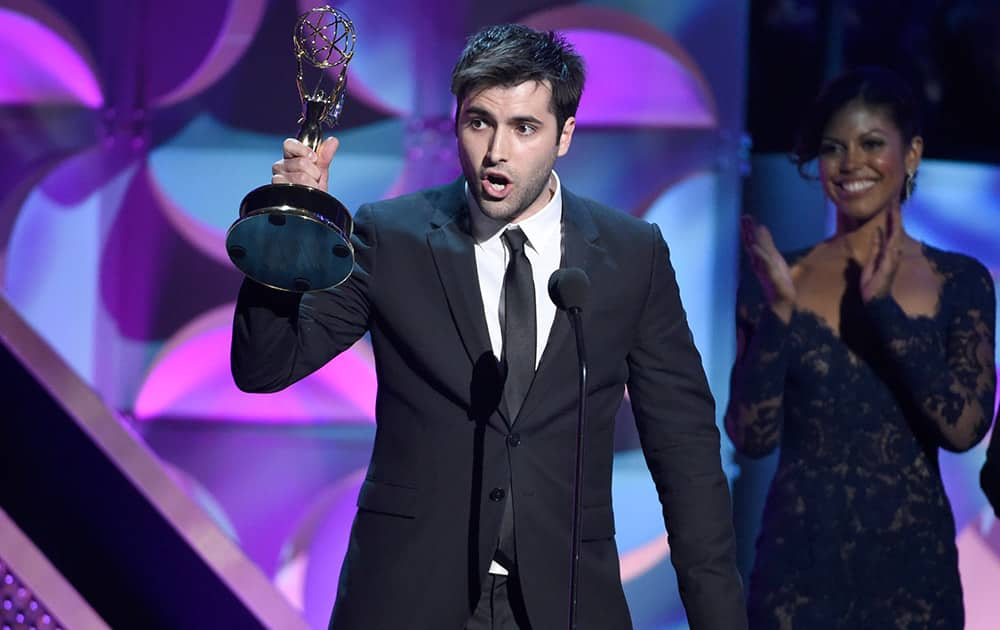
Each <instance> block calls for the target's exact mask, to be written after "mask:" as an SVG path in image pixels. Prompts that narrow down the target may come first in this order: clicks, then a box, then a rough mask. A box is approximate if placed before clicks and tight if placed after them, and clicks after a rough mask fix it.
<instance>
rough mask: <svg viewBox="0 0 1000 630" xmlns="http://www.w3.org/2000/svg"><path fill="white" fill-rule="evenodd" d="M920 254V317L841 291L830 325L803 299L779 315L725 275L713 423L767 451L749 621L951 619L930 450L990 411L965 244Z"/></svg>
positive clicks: (946, 552)
mask: <svg viewBox="0 0 1000 630" xmlns="http://www.w3.org/2000/svg"><path fill="white" fill-rule="evenodd" d="M804 253H805V252H801V253H799V254H798V256H801V255H802V254H804ZM923 254H924V256H925V257H926V258H927V260H928V262H929V263H930V264H931V267H932V268H933V269H934V271H935V272H936V273H937V274H939V275H940V276H941V277H942V279H943V283H942V289H941V292H940V295H939V297H938V307H937V310H936V313H935V314H934V315H933V316H930V317H926V316H918V317H909V316H908V315H907V314H906V313H905V312H904V311H903V310H902V308H901V307H900V306H899V305H898V304H897V303H896V302H895V300H894V299H893V298H892V297H891V296H887V297H883V298H879V299H876V300H872V301H871V302H869V303H868V304H862V302H861V300H860V297H857V298H856V299H854V300H852V298H851V297H850V294H851V291H850V290H848V291H847V293H845V298H844V300H843V303H842V308H841V320H840V331H839V334H838V331H834V330H832V329H831V328H830V327H829V326H828V325H827V324H826V323H825V322H824V321H823V320H822V319H821V318H820V317H819V316H818V315H816V314H814V313H811V312H809V311H806V310H800V309H797V310H795V311H794V313H793V315H792V319H791V320H790V321H789V323H788V324H785V323H784V322H782V321H781V320H780V319H779V318H777V317H776V316H775V315H774V314H773V312H772V311H771V309H770V308H769V307H768V306H767V305H766V303H765V302H764V300H763V298H762V296H761V295H760V292H759V290H758V291H756V292H754V290H753V289H747V288H741V295H740V298H739V304H738V312H737V333H738V334H737V337H738V341H739V351H738V356H737V361H736V364H735V366H734V368H733V376H732V382H731V390H730V401H729V408H728V410H727V414H726V429H727V432H728V433H729V436H730V438H731V439H732V440H733V442H734V444H735V446H736V448H737V449H738V450H740V451H741V452H743V453H745V454H747V455H749V456H751V457H756V456H762V455H765V454H767V453H769V452H771V451H773V450H774V449H775V448H777V447H779V446H780V449H781V450H780V457H779V463H778V468H777V471H776V473H775V477H774V480H773V481H772V484H771V487H770V490H769V493H768V497H767V500H766V503H765V508H764V516H763V522H762V527H761V534H760V536H759V538H758V541H757V560H756V563H755V565H754V569H753V573H752V575H751V578H750V594H749V600H750V601H749V609H750V620H751V628H775V629H778V628H780V629H783V630H784V629H789V628H810V629H811V628H961V627H962V626H963V623H964V619H963V610H962V590H961V583H960V581H959V576H958V558H957V551H956V547H955V525H954V519H953V517H952V513H951V507H950V504H949V503H948V499H947V497H946V495H945V492H944V487H943V484H942V481H941V475H940V471H939V468H938V449H939V448H946V449H949V450H953V451H962V450H966V449H968V448H971V447H972V446H974V445H975V444H976V443H977V442H979V441H980V440H981V439H982V438H983V436H984V435H985V434H986V432H987V431H988V429H989V427H990V424H991V422H992V419H993V418H992V411H993V400H994V393H995V388H996V372H995V369H994V359H993V357H994V335H995V330H994V327H995V308H996V306H995V297H994V287H993V281H992V278H991V277H990V275H989V272H988V271H987V270H986V269H985V268H984V267H983V266H982V265H981V264H980V263H978V262H977V261H975V260H974V259H972V258H970V257H967V256H964V255H961V254H954V253H949V252H944V251H942V250H937V249H935V248H932V247H929V246H926V245H925V246H924V247H923ZM793 256H794V255H793ZM796 259H797V256H796V257H790V260H789V262H790V263H792V262H793V261H794V260H796Z"/></svg>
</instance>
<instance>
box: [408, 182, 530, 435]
mask: <svg viewBox="0 0 1000 630" xmlns="http://www.w3.org/2000/svg"><path fill="white" fill-rule="evenodd" d="M463 181H464V180H462V179H459V180H458V181H457V182H456V183H455V184H453V185H452V186H451V187H449V188H447V189H446V192H445V194H444V196H443V197H442V198H441V199H439V200H438V201H437V203H435V204H434V205H435V214H434V216H433V218H432V220H431V228H430V230H429V231H428V232H427V244H428V246H430V250H431V255H432V256H433V258H434V264H435V266H436V267H437V272H438V278H439V279H440V280H441V286H442V287H443V288H444V293H445V296H446V299H447V300H448V308H449V309H450V311H451V316H452V320H453V321H454V323H455V327H456V328H457V329H458V334H459V337H461V339H462V345H463V346H464V347H465V352H466V353H467V354H468V356H469V361H470V362H471V363H472V366H473V383H472V389H473V390H474V391H473V392H472V399H473V400H472V405H473V413H474V415H476V416H478V417H487V418H489V419H490V421H491V422H494V424H495V426H496V428H497V429H500V430H503V429H504V427H503V426H502V425H499V424H496V423H495V421H494V418H495V416H494V414H493V411H494V410H497V411H499V412H500V414H501V415H502V416H503V419H504V421H505V422H507V423H508V424H509V423H510V421H509V419H508V418H507V411H506V409H505V408H504V406H503V405H499V408H498V407H497V405H498V403H499V400H500V388H501V387H502V381H501V379H502V375H500V373H499V367H498V365H497V362H496V358H495V357H493V346H492V344H490V334H489V330H488V329H487V327H486V315H485V312H484V308H483V295H482V292H481V291H480V288H479V276H478V274H477V273H476V253H475V244H474V242H473V239H472V236H471V232H470V230H469V226H468V220H469V218H468V217H469V214H468V208H467V206H466V202H465V188H464V186H463ZM480 403H481V404H480Z"/></svg>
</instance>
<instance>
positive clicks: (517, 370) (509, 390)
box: [501, 228, 538, 422]
mask: <svg viewBox="0 0 1000 630" xmlns="http://www.w3.org/2000/svg"><path fill="white" fill-rule="evenodd" d="M501 238H502V239H503V240H504V243H506V244H507V250H508V251H509V252H510V261H509V262H508V263H507V271H506V273H505V274H504V277H503V297H504V300H503V304H504V307H503V322H502V323H503V327H502V329H503V352H502V354H503V357H502V361H503V364H504V366H505V367H506V370H507V379H506V381H505V382H504V388H503V392H504V401H505V402H506V403H507V410H508V411H509V413H510V421H511V422H513V421H514V419H515V418H517V413H518V411H520V409H521V404H522V403H524V397H525V396H526V395H527V393H528V388H529V387H531V381H532V379H533V378H534V377H535V345H536V344H537V339H538V337H537V333H536V332H535V281H534V279H533V278H532V275H531V263H530V262H529V261H528V257H527V256H526V255H525V253H524V243H525V242H526V241H527V237H526V236H525V235H524V232H522V231H521V228H511V229H509V230H507V231H506V232H504V233H503V235H502V236H501Z"/></svg>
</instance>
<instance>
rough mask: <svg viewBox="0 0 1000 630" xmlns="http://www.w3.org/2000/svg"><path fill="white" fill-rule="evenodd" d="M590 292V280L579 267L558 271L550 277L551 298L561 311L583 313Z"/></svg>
mask: <svg viewBox="0 0 1000 630" xmlns="http://www.w3.org/2000/svg"><path fill="white" fill-rule="evenodd" d="M589 292H590V278H588V277H587V274H586V272H584V270H583V269H580V268H579V267H569V268H568V269H557V270H556V271H555V272H554V273H553V274H552V275H551V276H549V297H550V298H551V299H552V303H553V304H555V305H556V308H558V309H559V310H560V311H570V312H573V311H576V312H580V311H582V310H583V305H584V303H585V302H586V301H587V294H588V293H589Z"/></svg>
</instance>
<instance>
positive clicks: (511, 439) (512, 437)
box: [507, 433, 521, 446]
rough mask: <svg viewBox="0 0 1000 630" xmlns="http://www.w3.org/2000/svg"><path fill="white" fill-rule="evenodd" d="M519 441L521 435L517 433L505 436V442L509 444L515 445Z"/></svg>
mask: <svg viewBox="0 0 1000 630" xmlns="http://www.w3.org/2000/svg"><path fill="white" fill-rule="evenodd" d="M520 443H521V436H520V435H519V434H517V433H511V434H510V435H508V436H507V444H508V445H510V446H517V445H519V444H520Z"/></svg>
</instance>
